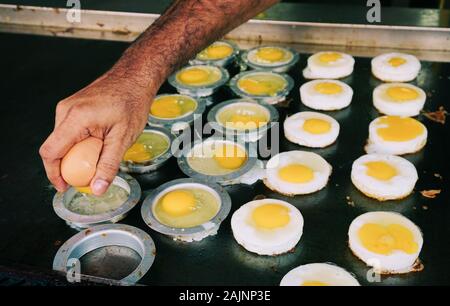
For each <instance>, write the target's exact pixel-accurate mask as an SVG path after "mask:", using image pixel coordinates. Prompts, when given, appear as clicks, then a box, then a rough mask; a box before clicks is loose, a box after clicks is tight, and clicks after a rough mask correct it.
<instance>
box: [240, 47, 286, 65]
mask: <svg viewBox="0 0 450 306" xmlns="http://www.w3.org/2000/svg"><path fill="white" fill-rule="evenodd" d="M293 57H294V54H293V53H292V51H291V50H289V49H286V48H282V47H276V46H264V47H258V48H255V49H253V50H251V51H249V52H248V55H247V59H248V61H249V62H250V63H254V64H257V65H260V66H269V67H270V66H280V65H284V64H287V63H289V62H290V61H291V60H292V59H293Z"/></svg>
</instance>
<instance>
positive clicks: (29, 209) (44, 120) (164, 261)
mask: <svg viewBox="0 0 450 306" xmlns="http://www.w3.org/2000/svg"><path fill="white" fill-rule="evenodd" d="M0 40H1V41H2V42H3V43H2V48H1V49H0V55H1V58H2V61H0V71H1V72H2V75H3V77H2V82H0V90H1V91H0V92H1V95H2V99H1V103H0V113H1V120H0V128H1V131H2V132H1V136H0V139H1V150H0V160H1V166H0V186H1V187H0V211H1V213H0V264H6V263H7V266H9V267H10V266H13V265H15V264H16V263H17V264H20V265H25V266H27V267H35V268H36V269H41V270H50V269H51V267H52V261H53V257H54V255H55V253H56V251H57V250H58V248H59V246H60V245H61V244H62V243H63V242H64V241H66V240H67V239H69V238H70V237H71V236H73V235H74V234H75V233H76V231H75V230H73V229H71V228H70V227H68V226H67V225H66V224H65V223H64V221H63V220H61V219H59V218H58V217H57V216H56V214H55V213H54V212H53V209H52V207H51V201H52V197H53V195H54V193H55V191H54V190H53V189H52V188H51V187H50V186H49V185H48V184H49V183H48V181H47V180H46V178H45V172H44V169H43V166H42V164H41V161H40V158H39V155H38V148H39V146H40V145H41V143H42V142H43V141H44V139H45V138H46V136H47V135H48V134H49V133H50V132H51V130H52V128H53V118H54V109H55V105H56V103H57V102H58V101H59V100H60V99H63V98H65V97H66V96H68V95H70V94H72V93H73V92H75V91H76V90H77V89H80V88H82V87H83V86H85V85H87V84H88V83H89V82H90V81H92V80H93V79H94V78H95V77H97V76H99V75H100V74H101V73H102V72H104V71H105V70H106V69H107V68H108V67H110V66H111V65H112V64H113V62H114V61H115V60H116V59H117V58H118V57H119V56H120V54H121V53H122V52H123V50H124V49H125V48H126V47H127V45H128V44H127V43H122V42H108V41H94V40H82V39H64V38H55V37H40V36H27V35H17V34H0ZM306 58H307V55H306V54H301V60H300V62H299V64H298V65H297V66H296V67H294V69H293V70H292V72H291V73H290V74H291V76H293V77H294V79H295V82H296V85H295V87H294V90H293V91H292V93H291V95H290V100H291V103H290V104H289V107H288V108H280V109H279V111H280V122H283V120H284V118H285V116H286V114H292V113H295V112H297V111H300V110H306V109H307V108H306V107H305V106H303V105H301V104H300V101H299V93H298V87H299V85H300V84H301V83H303V82H304V80H303V79H302V78H301V77H300V71H301V68H303V67H304V66H305V61H306ZM422 65H423V66H422V71H421V73H420V75H419V77H418V79H417V80H416V81H415V82H414V83H415V84H417V85H418V86H419V87H421V88H423V89H424V90H425V91H426V92H427V94H428V100H427V103H426V106H425V109H426V110H436V109H437V108H438V107H439V106H441V105H442V106H444V107H445V108H446V109H448V110H449V109H450V94H449V93H450V91H449V90H448V88H449V86H450V77H449V76H450V64H449V63H438V62H434V63H430V62H422ZM233 69H234V71H233ZM233 69H231V70H232V71H231V72H232V74H234V73H236V71H237V69H236V68H233ZM346 81H348V82H347V83H348V84H349V85H350V86H351V87H352V88H353V89H354V98H353V101H352V104H351V106H350V107H348V108H347V109H344V110H342V111H338V112H334V113H330V115H331V116H333V117H334V118H336V119H338V121H339V123H340V124H341V133H340V135H339V138H338V141H337V143H336V144H334V145H333V146H331V147H329V148H324V149H314V150H310V149H306V150H308V151H313V152H316V153H319V154H320V155H322V156H323V157H324V158H325V159H327V160H328V161H329V162H330V163H331V164H332V165H333V174H332V176H331V180H330V182H329V183H328V185H327V187H326V188H325V189H323V190H322V191H320V192H317V193H314V194H312V195H307V196H297V197H293V198H288V197H284V196H282V195H279V194H276V193H273V192H271V191H269V190H268V189H267V188H265V187H264V186H263V184H262V183H260V182H259V183H257V184H255V185H254V186H245V185H236V186H231V187H227V191H228V192H229V193H230V196H231V198H232V203H233V204H232V209H231V213H230V216H229V217H228V218H227V219H226V220H225V221H224V222H223V223H222V226H221V228H220V230H219V233H218V235H216V236H214V237H210V238H207V239H205V240H204V241H201V242H198V243H191V244H187V243H179V242H174V241H172V240H171V239H170V238H168V237H165V236H162V235H160V234H158V233H155V232H153V231H151V230H150V229H149V228H148V227H147V226H146V225H145V224H144V222H143V221H142V219H141V216H140V210H139V208H138V207H137V208H135V209H133V210H132V211H131V213H130V215H129V216H128V217H127V218H125V219H124V220H123V223H125V224H130V225H133V226H136V227H138V228H141V229H143V230H145V231H146V232H148V233H150V235H151V236H152V238H153V239H154V241H155V244H156V249H157V255H156V260H155V262H154V264H153V266H152V267H151V269H150V271H149V272H148V273H147V274H146V275H145V276H144V278H143V279H142V280H141V281H140V283H142V284H159V285H174V284H179V285H185V284H189V285H278V284H279V282H280V280H281V278H282V277H283V275H284V274H285V273H287V272H288V271H289V270H290V269H292V268H294V267H296V266H298V265H300V264H305V263H312V262H334V263H336V264H338V265H340V266H342V267H343V268H345V269H347V270H349V271H351V272H353V273H355V275H356V277H357V279H358V280H359V281H360V282H361V284H363V285H370V283H369V282H368V281H366V273H367V267H365V265H364V263H362V262H361V261H359V260H358V259H357V258H356V257H354V256H353V255H352V253H351V251H350V249H349V248H348V246H347V230H348V226H349V225H350V222H351V221H352V220H353V219H354V218H355V217H356V216H358V215H359V214H362V213H364V212H366V211H374V210H386V211H397V212H401V213H402V214H403V215H405V216H406V217H408V218H410V219H411V220H412V221H413V222H415V223H416V224H417V225H418V226H419V227H420V228H421V229H422V231H423V233H424V246H423V249H422V252H421V255H420V258H421V259H422V261H423V263H424V266H425V269H424V270H423V271H422V272H418V273H411V274H407V275H400V276H385V277H382V280H383V281H382V283H381V285H431V284H436V285H443V284H446V285H449V284H450V277H449V276H448V275H449V272H450V265H449V264H450V261H449V258H450V245H449V244H448V237H449V236H450V226H449V225H448V224H449V221H448V220H450V208H449V207H450V206H449V204H450V203H449V200H448V190H447V187H448V183H446V182H447V180H448V178H449V177H450V169H449V165H450V163H449V162H448V156H449V153H450V151H449V139H450V135H449V134H450V133H449V129H448V123H447V124H446V125H441V124H438V123H435V122H432V121H429V120H427V119H425V118H424V117H423V116H420V117H419V119H420V120H421V121H422V122H423V123H425V125H426V126H427V128H428V131H429V136H428V144H427V145H426V147H425V148H424V150H422V151H421V152H419V153H417V154H414V155H411V156H406V158H408V159H410V160H414V164H415V166H416V167H417V170H418V173H419V181H418V183H417V185H416V191H415V192H414V194H413V195H411V196H410V197H408V198H406V199H404V200H401V201H394V202H387V203H379V202H377V201H375V200H371V199H368V198H366V197H364V196H362V195H361V194H360V193H359V192H358V191H357V190H356V189H355V187H353V185H352V184H351V181H350V170H351V165H352V162H353V161H354V160H355V159H356V158H357V157H359V156H360V155H362V154H364V151H363V146H364V144H365V141H366V138H367V135H368V125H369V122H370V121H371V120H372V119H374V118H376V117H377V116H378V113H377V112H376V110H375V109H374V108H373V106H372V100H371V94H372V90H373V88H374V87H375V86H376V85H378V84H379V81H377V80H375V79H374V78H373V77H372V76H371V73H370V59H369V58H356V65H355V70H354V73H353V75H352V76H351V77H350V78H349V79H347V80H346ZM160 92H174V89H173V88H171V87H170V86H168V85H167V84H165V85H164V86H163V88H161V90H160ZM229 98H232V95H231V93H230V91H229V90H228V89H227V88H223V89H222V90H220V91H219V93H218V94H217V95H215V96H214V99H215V100H216V101H223V100H226V99H229ZM206 114H207V112H205V116H206ZM280 149H281V151H288V150H298V149H301V150H303V149H304V148H301V147H300V146H297V145H295V144H292V143H290V142H288V141H287V140H286V139H285V138H284V136H283V137H281V143H280ZM435 174H439V175H441V176H442V177H443V179H440V178H438V177H437V176H436V175H435ZM181 177H184V175H183V174H182V172H181V171H180V170H179V169H178V166H177V164H176V160H175V159H174V158H172V159H171V160H170V161H169V162H168V164H166V165H165V166H163V167H162V168H161V169H160V170H159V171H157V172H155V173H151V174H148V175H140V176H137V177H136V178H137V179H138V181H139V182H140V183H141V186H142V189H143V190H144V193H143V196H146V195H147V194H148V192H149V191H150V190H152V189H153V188H156V187H157V186H159V185H161V184H162V183H164V182H167V181H169V180H172V179H175V178H181ZM425 189H443V192H442V194H440V195H439V196H438V197H437V198H435V199H427V198H424V197H422V196H421V195H420V193H419V191H420V190H425ZM259 195H265V196H267V197H274V198H277V199H282V200H286V201H288V202H290V203H292V204H294V205H295V206H296V207H298V208H299V209H300V211H301V212H302V214H303V216H304V219H305V228H304V234H303V237H302V239H301V240H300V243H299V244H298V245H297V247H296V248H295V251H294V252H291V253H288V254H285V255H281V256H277V257H264V256H257V255H253V254H251V253H249V252H247V251H245V250H244V249H243V248H241V247H240V246H239V245H238V244H237V243H236V242H235V241H234V239H233V237H232V233H231V228H230V217H231V214H232V213H233V212H234V211H235V210H236V209H237V208H238V207H239V206H240V205H242V204H244V203H246V202H248V201H250V200H252V199H254V198H255V197H256V196H259ZM139 206H140V205H139ZM27 269H28V268H27ZM29 269H31V268H29ZM0 270H1V269H0Z"/></svg>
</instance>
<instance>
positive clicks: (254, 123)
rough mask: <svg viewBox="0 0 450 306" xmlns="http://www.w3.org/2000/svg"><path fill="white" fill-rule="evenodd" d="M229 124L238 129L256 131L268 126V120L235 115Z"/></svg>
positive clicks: (256, 116) (262, 117) (254, 116)
mask: <svg viewBox="0 0 450 306" xmlns="http://www.w3.org/2000/svg"><path fill="white" fill-rule="evenodd" d="M227 123H231V125H232V126H233V127H234V128H237V129H252V128H253V129H255V128H258V127H260V126H263V125H265V124H267V119H266V118H265V117H264V116H260V115H253V114H252V115H245V114H233V115H232V116H231V118H230V119H229V121H228V122H227Z"/></svg>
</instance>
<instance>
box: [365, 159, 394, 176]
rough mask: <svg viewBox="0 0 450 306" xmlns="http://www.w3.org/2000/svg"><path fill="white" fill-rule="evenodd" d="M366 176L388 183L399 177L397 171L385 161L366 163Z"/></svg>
mask: <svg viewBox="0 0 450 306" xmlns="http://www.w3.org/2000/svg"><path fill="white" fill-rule="evenodd" d="M365 166H366V167H367V170H366V174H367V175H368V176H371V177H373V178H376V179H377V180H380V181H387V180H390V179H391V178H393V177H394V176H396V175H397V169H395V168H394V167H392V166H391V165H389V164H388V163H386V162H384V161H372V162H367V163H365Z"/></svg>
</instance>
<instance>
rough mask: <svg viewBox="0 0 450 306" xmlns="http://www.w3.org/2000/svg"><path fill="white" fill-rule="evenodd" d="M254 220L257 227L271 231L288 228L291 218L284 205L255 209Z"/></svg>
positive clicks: (270, 205) (268, 205)
mask: <svg viewBox="0 0 450 306" xmlns="http://www.w3.org/2000/svg"><path fill="white" fill-rule="evenodd" d="M252 219H253V221H254V222H255V224H256V226H257V227H259V228H263V229H268V230H271V229H275V228H279V227H284V226H286V225H287V224H288V223H289V221H290V219H291V217H290V216H289V209H288V208H287V207H286V206H284V205H280V204H264V205H261V206H258V207H256V208H255V209H253V213H252Z"/></svg>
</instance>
